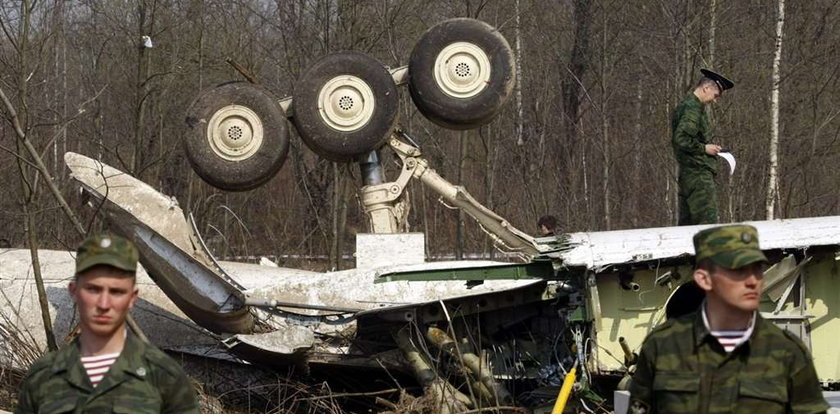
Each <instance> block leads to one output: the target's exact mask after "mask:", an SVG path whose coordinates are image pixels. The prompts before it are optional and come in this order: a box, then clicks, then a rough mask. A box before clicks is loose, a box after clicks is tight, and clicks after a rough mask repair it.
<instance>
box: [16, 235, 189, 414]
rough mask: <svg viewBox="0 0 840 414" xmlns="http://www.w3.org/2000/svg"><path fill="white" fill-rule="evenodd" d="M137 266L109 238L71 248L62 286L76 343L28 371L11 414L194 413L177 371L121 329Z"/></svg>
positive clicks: (123, 244)
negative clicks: (72, 262) (75, 321)
mask: <svg viewBox="0 0 840 414" xmlns="http://www.w3.org/2000/svg"><path fill="white" fill-rule="evenodd" d="M137 260H138V254H137V249H136V248H135V247H134V245H133V244H132V243H131V242H130V241H128V240H126V239H124V238H122V237H119V236H115V235H107V234H106V235H97V236H92V237H89V238H88V239H86V240H85V241H84V242H83V243H82V244H81V246H79V249H78V251H77V255H76V274H75V276H74V277H73V281H72V282H70V285H69V290H70V295H71V297H72V298H73V301H74V302H75V303H76V307H77V308H78V312H79V328H80V333H79V336H78V337H77V338H76V339H75V340H73V342H71V343H70V344H69V345H67V346H65V347H64V348H62V349H60V350H59V351H57V352H53V353H50V354H47V355H45V356H44V357H42V358H41V359H39V360H38V361H37V362H35V363H34V364H33V365H32V367H31V368H30V369H29V373H28V374H27V376H26V379H25V380H24V383H23V386H22V387H21V390H20V397H19V402H18V406H17V409H16V410H15V413H43V412H50V413H53V412H55V413H59V412H60V413H65V412H68V413H69V412H74V413H81V412H85V413H105V412H108V413H110V412H125V413H130V412H149V413H152V412H154V413H198V412H199V411H198V404H197V402H196V397H195V391H194V390H193V388H192V386H191V384H190V382H189V379H188V378H187V376H186V375H185V374H184V372H183V371H182V370H181V368H180V367H179V366H178V364H177V363H176V362H175V361H174V360H172V358H170V357H169V356H167V355H166V354H164V353H163V352H161V351H160V350H159V349H157V348H155V347H154V346H152V345H150V344H147V343H144V342H143V341H141V340H139V339H138V338H137V337H135V336H134V335H133V334H129V333H128V330H127V329H126V323H125V319H126V315H128V311H129V309H131V307H132V306H134V302H135V301H136V300H137V294H138V289H137V286H136V285H135V272H136V269H137Z"/></svg>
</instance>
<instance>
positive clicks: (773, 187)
mask: <svg viewBox="0 0 840 414" xmlns="http://www.w3.org/2000/svg"><path fill="white" fill-rule="evenodd" d="M784 24H785V0H779V15H778V19H777V20H776V47H775V53H774V55H773V86H772V88H771V89H770V170H769V172H768V180H767V200H766V204H765V209H764V213H765V218H766V219H767V220H773V219H774V218H775V209H776V199H777V198H778V197H779V194H778V189H779V188H778V187H779V184H778V175H779V171H778V170H779V83H780V75H779V67H780V66H781V62H782V35H783V33H784V32H783V28H784Z"/></svg>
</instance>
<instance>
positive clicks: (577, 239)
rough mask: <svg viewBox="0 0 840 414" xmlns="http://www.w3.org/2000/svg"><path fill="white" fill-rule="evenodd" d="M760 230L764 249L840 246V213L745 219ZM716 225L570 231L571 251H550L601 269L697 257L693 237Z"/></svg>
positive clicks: (568, 262)
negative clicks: (787, 217)
mask: <svg viewBox="0 0 840 414" xmlns="http://www.w3.org/2000/svg"><path fill="white" fill-rule="evenodd" d="M745 224H750V225H753V226H755V227H756V228H757V229H758V234H759V236H760V239H761V248H762V249H763V250H774V249H805V248H810V247H815V246H836V245H840V216H830V217H809V218H798V219H788V220H773V221H750V222H745ZM714 226H715V225H699V226H680V227H659V228H649V229H633V230H618V231H603V232H588V233H570V234H568V237H569V243H570V244H572V245H574V247H573V248H571V249H570V250H568V251H564V252H560V253H557V254H548V256H549V257H556V258H559V259H561V260H562V261H563V264H564V265H565V266H567V267H585V268H587V269H593V270H601V269H603V268H606V267H609V266H613V265H617V264H625V263H642V262H647V261H654V260H663V259H675V258H680V257H685V258H689V257H693V256H694V245H693V242H692V238H693V236H694V234H695V233H697V232H698V231H700V230H703V229H706V228H709V227H714Z"/></svg>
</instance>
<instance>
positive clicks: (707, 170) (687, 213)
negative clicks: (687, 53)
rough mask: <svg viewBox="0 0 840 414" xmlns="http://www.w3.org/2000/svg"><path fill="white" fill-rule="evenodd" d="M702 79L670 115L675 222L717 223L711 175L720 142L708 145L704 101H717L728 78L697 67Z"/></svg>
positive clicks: (714, 171)
mask: <svg viewBox="0 0 840 414" xmlns="http://www.w3.org/2000/svg"><path fill="white" fill-rule="evenodd" d="M700 73H702V74H703V79H701V80H700V82H699V83H698V84H697V86H696V87H695V88H694V91H693V92H692V93H690V94H688V96H686V97H685V99H683V101H682V102H680V104H679V105H677V107H676V109H674V113H673V115H672V117H671V146H672V147H673V148H674V156H675V157H676V159H677V164H678V166H679V176H678V178H677V184H678V187H679V193H678V196H679V215H680V218H679V225H680V226H685V225H691V224H711V223H717V222H718V214H717V191H716V190H715V175H716V174H717V160H716V159H715V156H716V155H717V154H718V153H719V152H720V151H721V147H720V145H717V144H712V143H711V142H709V141H711V136H710V131H709V121H708V119H707V118H706V112H705V110H704V108H705V106H706V104H708V103H711V102H717V100H718V98H720V95H721V94H722V93H723V91H725V90H727V89H729V88H732V87H733V86H735V84H734V83H732V81H730V80H729V79H726V78H724V77H723V76H721V75H718V74H717V73H714V72H712V71H710V70H706V69H700Z"/></svg>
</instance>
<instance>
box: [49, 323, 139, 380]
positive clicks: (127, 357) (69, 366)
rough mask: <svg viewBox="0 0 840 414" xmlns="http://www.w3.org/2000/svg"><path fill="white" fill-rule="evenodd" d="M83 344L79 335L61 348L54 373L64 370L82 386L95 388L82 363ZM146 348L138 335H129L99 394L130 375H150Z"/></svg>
mask: <svg viewBox="0 0 840 414" xmlns="http://www.w3.org/2000/svg"><path fill="white" fill-rule="evenodd" d="M80 346H81V345H80V344H79V338H78V337H76V339H74V340H73V342H71V343H70V344H69V345H68V346H67V348H65V349H63V350H61V351H59V352H58V354H57V355H56V358H55V361H54V362H53V365H52V372H53V375H60V374H62V373H63V374H64V377H65V378H67V381H69V382H70V383H71V384H73V385H75V386H77V387H79V388H82V389H86V390H91V389H93V386H92V385H91V383H90V379H88V375H87V372H85V370H84V366H83V365H82V359H81V351H80ZM145 347H146V346H145V344H143V342H142V341H140V340H139V339H137V337H135V336H134V335H131V334H129V335H127V336H126V338H125V344H124V345H123V349H122V351H121V352H120V356H119V357H118V358H117V360H116V361H115V362H114V365H111V368H110V369H109V370H108V373H107V374H106V375H105V377H104V378H103V379H102V382H101V383H100V384H99V386H98V387H96V389H95V391H96V393H97V394H99V393H101V392H104V391H107V390H108V389H110V388H113V387H115V386H117V385H118V384H119V383H121V382H123V381H125V380H126V379H128V378H129V377H136V378H138V379H141V380H146V378H147V376H148V375H149V367H148V364H147V363H146V361H145V358H144V357H143V355H144V354H145Z"/></svg>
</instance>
